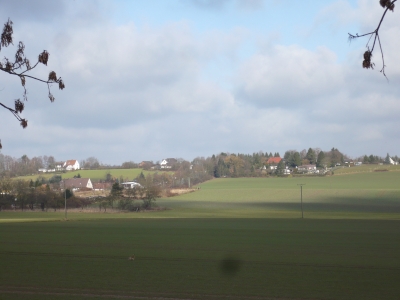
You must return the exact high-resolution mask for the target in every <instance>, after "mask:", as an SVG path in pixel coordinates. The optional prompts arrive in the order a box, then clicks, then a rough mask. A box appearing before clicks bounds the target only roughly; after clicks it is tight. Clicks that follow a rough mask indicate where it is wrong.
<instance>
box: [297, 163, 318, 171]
mask: <svg viewBox="0 0 400 300" xmlns="http://www.w3.org/2000/svg"><path fill="white" fill-rule="evenodd" d="M297 172H298V173H317V166H316V165H302V166H298V167H297Z"/></svg>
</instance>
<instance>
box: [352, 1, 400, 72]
mask: <svg viewBox="0 0 400 300" xmlns="http://www.w3.org/2000/svg"><path fill="white" fill-rule="evenodd" d="M396 1H397V0H379V3H380V5H381V6H382V7H383V8H384V9H385V11H384V12H383V14H382V17H381V19H380V21H379V23H378V27H376V29H375V30H374V31H371V32H369V33H365V34H361V35H359V34H358V33H357V34H355V35H353V34H351V33H349V41H352V40H354V39H356V38H360V37H364V36H369V39H368V42H367V45H366V47H367V51H365V52H364V60H363V63H362V66H363V68H365V69H369V68H371V69H373V68H374V66H375V64H374V63H373V62H372V61H371V59H372V53H373V52H374V49H375V45H376V42H378V45H379V49H380V51H381V55H382V69H381V71H380V72H381V73H382V74H383V75H384V76H385V77H386V74H385V67H386V65H385V58H384V55H383V49H382V44H381V39H380V37H379V29H380V28H381V25H382V22H383V20H384V19H385V16H386V13H387V12H388V10H391V11H392V12H393V11H394V3H395V2H396ZM371 43H372V44H371Z"/></svg>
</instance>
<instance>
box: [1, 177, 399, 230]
mask: <svg viewBox="0 0 400 300" xmlns="http://www.w3.org/2000/svg"><path fill="white" fill-rule="evenodd" d="M399 182H400V172H368V173H359V174H349V175H345V176H344V175H343V176H330V177H293V178H230V179H228V178H221V179H215V180H211V181H208V182H206V183H203V184H201V185H200V186H198V188H199V189H198V190H196V191H195V192H193V193H188V194H183V195H180V196H176V197H172V198H162V199H157V204H158V206H160V207H164V208H167V210H163V211H158V212H146V213H106V214H105V213H97V214H96V213H92V214H90V216H88V215H87V214H85V213H72V212H71V213H69V218H70V219H72V220H81V219H88V218H89V219H94V218H100V219H105V218H122V219H125V218H216V217H217V218H221V217H223V218H300V217H301V202H300V199H301V197H300V186H299V184H305V185H304V186H303V215H304V217H305V218H323V219H327V218H336V219H338V218H339V219H400V186H399ZM109 212H110V210H109ZM63 217H64V212H63V211H60V212H56V213H54V212H51V211H49V212H47V213H42V212H34V213H30V212H25V213H18V212H16V213H14V212H7V213H5V212H3V213H0V223H4V222H10V221H11V222H15V221H16V220H18V221H22V220H37V221H39V220H56V219H58V220H61V219H63Z"/></svg>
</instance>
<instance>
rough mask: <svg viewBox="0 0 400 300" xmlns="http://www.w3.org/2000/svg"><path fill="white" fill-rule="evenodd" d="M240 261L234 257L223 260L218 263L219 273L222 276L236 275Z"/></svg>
mask: <svg viewBox="0 0 400 300" xmlns="http://www.w3.org/2000/svg"><path fill="white" fill-rule="evenodd" d="M241 264H242V263H241V261H240V260H239V259H237V258H234V257H227V258H224V259H223V260H222V261H221V263H220V269H221V272H222V273H223V274H224V275H229V276H233V275H236V274H237V273H238V272H239V270H240V267H241Z"/></svg>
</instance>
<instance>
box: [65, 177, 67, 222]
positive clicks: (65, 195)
mask: <svg viewBox="0 0 400 300" xmlns="http://www.w3.org/2000/svg"><path fill="white" fill-rule="evenodd" d="M64 200H65V220H66V219H67V189H66V188H65V179H64Z"/></svg>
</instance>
